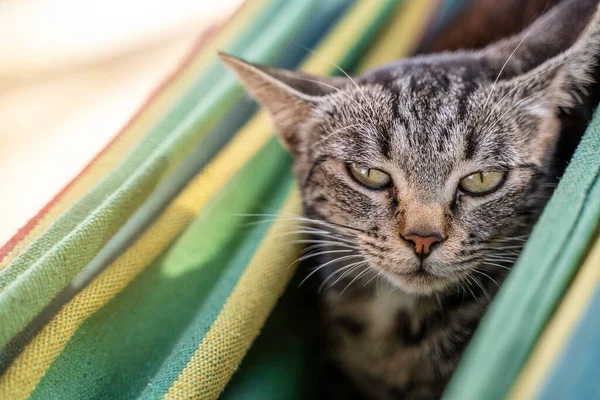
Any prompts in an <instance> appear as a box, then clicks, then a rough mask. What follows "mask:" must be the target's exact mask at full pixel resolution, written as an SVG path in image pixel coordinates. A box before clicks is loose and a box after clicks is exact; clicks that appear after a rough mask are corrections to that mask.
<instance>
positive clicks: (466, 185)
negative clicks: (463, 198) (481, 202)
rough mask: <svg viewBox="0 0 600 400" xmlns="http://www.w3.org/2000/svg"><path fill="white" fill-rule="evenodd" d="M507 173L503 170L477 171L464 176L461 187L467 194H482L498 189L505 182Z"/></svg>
mask: <svg viewBox="0 0 600 400" xmlns="http://www.w3.org/2000/svg"><path fill="white" fill-rule="evenodd" d="M505 175H506V173H505V172H502V171H483V172H476V173H474V174H471V175H469V176H465V177H464V178H462V179H461V180H460V184H459V188H460V190H462V191H463V192H464V193H466V194H470V195H474V196H482V195H484V194H488V193H491V192H493V191H494V190H496V189H498V188H499V187H500V185H501V184H502V183H503V182H504V176H505Z"/></svg>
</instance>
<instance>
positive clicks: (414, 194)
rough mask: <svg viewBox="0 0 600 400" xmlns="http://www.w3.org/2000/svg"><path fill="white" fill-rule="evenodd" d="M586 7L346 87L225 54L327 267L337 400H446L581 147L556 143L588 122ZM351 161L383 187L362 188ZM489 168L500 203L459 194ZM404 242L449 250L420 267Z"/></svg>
mask: <svg viewBox="0 0 600 400" xmlns="http://www.w3.org/2000/svg"><path fill="white" fill-rule="evenodd" d="M596 3H597V1H592V0H579V1H577V0H568V1H564V2H562V3H561V4H560V5H559V6H557V7H555V8H553V9H552V10H550V11H549V12H547V13H546V14H544V16H543V17H541V18H540V19H539V20H538V21H537V22H536V23H535V24H534V25H532V27H530V28H529V29H528V30H525V31H524V32H523V33H521V34H519V35H516V36H514V37H511V38H508V39H506V40H504V41H500V42H497V43H495V44H493V45H491V46H488V47H486V48H484V49H482V50H478V51H460V52H455V53H442V54H431V55H425V56H419V57H415V58H409V59H405V60H401V61H398V62H396V63H393V64H390V65H387V66H384V67H381V68H378V69H376V70H373V71H370V72H368V73H366V74H364V75H361V76H359V77H357V78H355V79H353V80H352V79H350V78H346V77H337V78H324V77H314V76H308V75H305V74H301V73H296V72H290V71H284V70H279V69H275V68H269V67H264V66H259V65H255V64H250V63H247V62H244V61H241V60H239V59H236V58H233V57H231V56H226V55H223V56H222V58H223V61H224V62H225V63H226V64H227V65H228V66H230V67H231V68H232V69H233V70H234V71H235V72H236V73H237V75H238V76H239V77H240V79H241V80H242V82H244V84H245V85H246V87H247V88H248V90H249V91H250V93H251V94H252V95H253V96H254V97H255V98H256V99H257V100H258V102H259V103H260V104H261V105H262V106H263V107H264V108H265V109H266V110H267V111H268V112H269V113H270V115H271V116H272V118H273V121H274V123H275V126H276V128H277V131H278V132H279V133H280V135H281V138H282V141H283V143H284V145H285V146H286V148H287V149H289V151H290V152H291V153H292V154H293V155H294V172H295V174H296V176H297V178H298V182H299V184H300V187H301V190H302V198H303V205H304V209H305V214H306V216H307V217H308V218H311V219H312V220H313V221H314V223H313V224H312V225H311V227H307V228H306V230H310V231H311V232H312V233H313V234H314V239H313V240H314V242H313V243H314V244H315V246H314V248H315V249H318V250H319V253H326V254H321V256H322V258H321V259H320V264H321V268H320V269H319V272H320V273H321V277H322V278H321V281H322V283H323V285H322V286H324V287H325V290H324V291H323V294H322V297H321V299H322V317H323V319H324V321H325V323H324V326H326V327H327V332H326V334H327V337H328V344H329V348H330V351H331V357H332V359H333V360H334V362H335V363H336V365H337V366H339V368H340V370H341V371H342V373H343V374H344V376H346V377H348V378H349V379H350V381H351V382H352V384H348V385H347V386H346V385H343V389H345V390H346V394H345V395H340V397H339V398H347V396H348V395H349V394H348V392H352V391H354V390H355V389H354V387H356V390H357V391H358V392H360V393H362V394H365V395H367V396H368V397H369V398H374V399H399V398H401V399H404V398H406V399H417V398H437V397H439V396H440V394H441V392H442V391H443V388H444V387H445V385H446V383H447V381H448V379H449V377H450V376H451V374H452V372H453V371H454V369H455V368H456V365H457V363H458V361H459V359H460V356H461V354H462V351H463V349H464V348H465V346H466V344H467V343H468V341H469V339H470V338H471V336H472V334H473V332H474V330H475V328H476V327H477V324H478V323H479V320H480V318H481V316H482V314H483V313H484V311H485V310H486V308H487V305H488V303H489V300H490V299H491V298H492V297H493V296H494V294H495V293H496V291H497V289H498V286H497V285H498V284H499V283H500V282H501V281H502V280H503V278H504V276H505V274H506V272H507V270H508V269H509V268H510V267H511V266H512V264H513V263H514V261H515V259H516V256H517V255H518V253H519V251H520V249H521V248H522V245H523V243H524V240H525V238H526V237H527V235H528V233H529V232H530V230H531V227H532V225H533V223H534V222H535V220H536V218H537V217H538V215H539V214H540V212H541V210H542V208H543V206H544V204H545V202H546V201H547V199H548V197H549V195H550V193H551V187H552V186H553V184H554V183H555V181H556V174H557V171H560V169H561V168H562V167H561V165H559V164H560V163H558V162H557V154H559V152H557V144H559V143H561V135H578V134H579V133H580V132H579V133H578V132H568V131H565V130H569V129H571V128H572V126H571V125H569V123H565V122H564V121H568V120H569V117H568V115H569V114H568V113H567V111H569V110H570V111H569V112H571V115H572V114H577V115H578V118H579V119H583V120H585V122H587V119H588V118H589V115H590V110H591V109H592V108H593V107H592V106H590V104H589V101H588V102H585V101H584V100H586V99H588V100H589V98H590V96H588V95H589V94H590V91H589V89H590V85H591V84H592V83H593V81H594V78H595V76H594V71H595V69H594V68H595V67H596V65H597V59H598V55H599V54H600V14H599V13H598V12H597V11H596V8H597V7H596ZM582 32H583V33H582ZM507 60H508V61H507ZM592 97H593V96H592ZM582 102H583V103H584V107H582V106H581V104H582ZM586 107H587V108H586ZM565 110H566V111H565ZM563 117H564V120H563ZM565 128H568V129H565ZM573 129H574V128H573ZM575 130H576V129H575ZM580 130H581V129H579V131H580ZM571 150H572V149H571ZM350 162H352V163H357V164H359V165H365V166H368V167H373V168H377V169H380V170H383V171H385V172H387V173H388V174H389V175H390V176H391V177H392V180H393V185H392V186H391V187H390V188H389V189H384V190H370V189H367V188H365V187H363V186H361V185H360V184H358V183H357V182H356V181H355V180H353V179H352V177H351V176H350V175H349V173H348V170H347V164H348V163H350ZM489 170H502V171H506V172H507V175H506V180H505V182H504V183H503V185H502V187H501V188H500V189H499V190H497V191H495V192H493V193H491V194H489V195H486V196H481V197H471V196H468V195H466V194H464V193H462V192H461V191H460V190H457V185H458V181H459V180H460V179H461V178H462V177H464V176H466V175H469V174H471V173H474V172H478V171H489ZM407 231H413V232H414V231H416V232H421V233H423V235H425V234H429V233H432V232H433V233H435V234H439V235H440V236H441V237H443V238H444V241H443V243H440V244H438V245H437V246H436V247H435V248H434V249H433V250H432V251H431V254H430V255H429V256H428V257H427V258H426V259H425V260H422V259H420V257H418V256H417V255H416V254H415V253H414V252H413V248H412V245H411V244H410V243H409V242H407V241H406V240H404V239H402V238H401V235H403V234H404V233H405V232H407ZM349 388H352V389H351V390H349ZM331 396H334V395H333V394H331ZM331 398H334V397H331Z"/></svg>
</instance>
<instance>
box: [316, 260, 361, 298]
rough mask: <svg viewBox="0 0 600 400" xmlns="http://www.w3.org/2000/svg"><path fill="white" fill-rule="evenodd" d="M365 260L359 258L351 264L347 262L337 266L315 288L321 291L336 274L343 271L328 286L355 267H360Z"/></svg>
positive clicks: (342, 277) (333, 284) (334, 283)
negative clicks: (342, 265) (344, 264)
mask: <svg viewBox="0 0 600 400" xmlns="http://www.w3.org/2000/svg"><path fill="white" fill-rule="evenodd" d="M365 262H366V261H365V260H361V261H357V262H354V263H351V264H348V265H346V266H344V267H341V268H338V269H336V270H335V271H333V272H332V273H331V274H329V275H328V276H327V278H325V279H324V280H323V282H322V283H321V285H320V286H319V288H318V289H317V292H318V293H321V291H322V290H323V289H324V288H325V287H326V286H327V283H328V282H329V281H330V280H331V279H332V278H333V277H334V276H335V275H337V274H339V273H341V272H343V274H341V275H340V276H339V277H338V278H337V279H336V280H335V282H333V283H332V284H331V285H329V286H335V285H336V284H337V283H338V282H339V281H340V280H342V279H344V277H346V276H347V275H349V274H351V273H352V271H355V270H356V269H357V268H360V266H361V265H363V264H364V263H365Z"/></svg>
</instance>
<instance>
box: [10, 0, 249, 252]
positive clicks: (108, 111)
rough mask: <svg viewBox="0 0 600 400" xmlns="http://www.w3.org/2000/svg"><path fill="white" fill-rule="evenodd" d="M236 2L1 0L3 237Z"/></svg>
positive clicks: (77, 168)
mask: <svg viewBox="0 0 600 400" xmlns="http://www.w3.org/2000/svg"><path fill="white" fill-rule="evenodd" d="M242 2H243V0H218V1H213V0H196V1H192V0H146V1H140V0H137V1H136V0H103V1H82V0H3V1H2V2H0V49H1V50H0V243H4V242H6V241H7V240H9V239H10V237H11V236H12V235H13V234H14V233H15V232H16V231H17V230H18V229H19V228H20V227H21V226H23V225H24V224H25V223H26V222H27V221H28V220H29V219H30V218H31V217H33V216H34V215H35V213H37V212H38V211H39V210H40V209H41V208H42V207H43V206H44V205H45V204H47V203H48V202H49V201H50V200H51V199H52V198H53V197H54V195H55V194H57V192H59V191H60V190H61V189H62V188H63V187H64V186H65V185H66V184H67V183H68V182H69V181H70V180H71V179H73V178H74V177H75V175H76V174H77V173H79V171H81V169H82V168H83V167H85V165H86V164H87V163H88V162H89V161H90V160H91V159H92V158H93V157H94V156H95V155H96V154H97V153H98V151H99V150H101V149H102V148H103V147H104V145H105V144H107V143H108V142H109V141H110V140H111V139H112V138H113V137H114V136H115V135H116V134H117V133H118V131H119V130H120V129H121V128H122V127H123V126H124V125H125V124H126V123H127V121H128V120H129V119H130V118H131V117H132V116H133V114H134V113H135V112H136V111H137V110H138V109H139V107H141V106H142V104H143V103H144V101H145V100H146V99H147V98H148V96H149V95H150V94H151V93H152V91H153V90H154V89H155V88H156V87H157V86H158V85H159V84H160V83H161V82H163V81H164V80H165V79H166V78H168V76H169V75H170V73H171V72H173V71H174V70H175V69H176V68H177V66H178V65H179V64H180V63H181V62H182V61H183V59H184V58H185V57H186V55H187V54H188V52H189V51H190V50H191V48H192V47H193V45H194V43H195V42H196V41H197V40H198V38H199V37H201V35H202V34H203V33H204V32H206V31H207V30H208V29H210V28H211V27H214V26H216V25H218V24H219V23H221V22H222V21H223V20H224V19H226V18H227V17H228V16H229V15H230V14H231V13H232V12H233V11H235V9H236V8H237V7H238V6H239V5H240V4H241V3H242Z"/></svg>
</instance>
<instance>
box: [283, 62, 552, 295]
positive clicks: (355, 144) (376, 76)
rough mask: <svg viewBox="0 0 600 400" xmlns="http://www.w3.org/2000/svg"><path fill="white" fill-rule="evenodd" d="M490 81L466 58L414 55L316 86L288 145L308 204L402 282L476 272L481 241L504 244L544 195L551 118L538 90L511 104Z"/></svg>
mask: <svg viewBox="0 0 600 400" xmlns="http://www.w3.org/2000/svg"><path fill="white" fill-rule="evenodd" d="M492 85H493V82H488V81H487V80H486V79H485V78H484V77H483V75H475V74H474V71H473V70H469V69H467V68H464V69H461V68H459V69H457V70H444V69H443V68H442V67H441V66H439V65H438V66H432V65H430V64H428V63H420V65H419V66H418V67H417V66H415V65H406V66H400V65H397V66H396V67H394V68H388V69H385V70H381V71H377V72H374V73H371V74H368V75H366V76H364V77H361V78H360V79H359V80H357V81H356V85H354V84H353V83H352V82H348V83H347V84H346V85H343V86H341V87H340V88H339V89H340V90H337V91H333V92H332V93H330V94H328V95H327V96H325V97H323V98H321V100H320V102H319V106H318V107H317V108H315V111H314V113H313V116H312V118H310V120H308V121H307V122H306V123H305V124H304V126H303V127H302V132H303V133H302V134H301V135H300V136H302V142H303V145H298V147H297V148H296V149H297V151H296V158H295V171H296V174H297V176H298V178H299V182H300V183H301V189H302V194H303V201H304V205H305V208H306V210H307V212H308V214H309V216H312V217H316V218H319V219H322V220H325V221H329V222H332V223H334V224H338V225H343V226H345V227H350V228H352V229H350V230H345V231H344V229H343V228H341V229H338V231H340V230H341V231H343V232H344V233H345V234H346V235H347V236H348V237H349V238H351V239H350V240H351V241H352V243H353V244H354V245H355V246H356V248H357V249H359V253H360V254H361V255H363V256H364V258H365V259H366V260H367V261H368V265H369V266H370V267H372V268H373V270H374V271H377V272H381V273H382V275H383V276H385V277H387V278H388V279H389V280H391V281H392V282H393V283H394V284H396V285H398V286H401V287H402V288H404V289H405V290H408V291H411V292H431V291H432V290H436V289H441V288H444V287H446V286H451V285H452V284H453V283H455V282H456V281H457V280H466V279H469V275H473V274H475V275H477V272H474V271H478V269H481V271H480V272H483V273H485V272H484V271H485V269H484V268H485V267H483V268H482V262H486V261H487V262H494V260H493V259H490V258H493V256H492V254H494V252H493V251H492V250H491V248H492V247H495V248H498V247H500V248H504V250H505V251H504V253H505V255H506V254H511V253H510V251H506V250H509V249H506V247H511V246H513V250H514V249H515V248H516V246H517V245H519V244H520V243H521V241H519V239H521V238H516V239H517V240H516V241H511V239H513V238H515V236H516V235H520V234H523V231H522V230H521V229H518V228H523V227H525V226H528V223H527V222H528V219H530V216H531V215H532V214H536V213H537V211H538V210H539V206H540V205H542V204H543V202H541V201H540V200H542V199H543V198H545V197H546V193H547V192H548V190H547V185H544V184H543V180H544V176H543V175H541V174H540V172H544V171H546V169H547V168H546V165H545V164H544V156H547V155H551V153H552V151H553V144H554V139H555V138H556V134H557V130H558V126H557V125H556V124H555V119H554V117H553V114H552V112H551V111H550V109H545V108H544V107H543V101H542V100H540V99H538V100H537V101H536V103H535V106H532V104H528V105H529V107H527V105H524V106H523V107H514V106H515V104H517V102H518V101H520V100H521V99H522V98H524V97H523V96H522V94H519V95H517V96H515V97H516V98H513V97H511V94H510V93H509V92H508V91H507V88H506V87H498V85H496V86H497V87H496V88H494V92H491V87H492ZM507 93H508V96H507V97H506V98H505V99H503V100H502V101H500V99H501V98H502V97H503V96H506V95H507ZM490 94H491V95H490ZM488 96H489V97H490V101H489V102H487V104H486V101H487V98H488ZM484 105H485V107H484ZM546 158H547V157H546ZM499 252H500V251H496V252H495V253H499ZM506 258H507V259H511V257H506ZM512 259H514V257H512ZM352 261H356V260H352ZM343 265H344V264H340V265H338V267H342V266H343ZM360 271H361V270H360V269H357V271H356V272H360ZM364 276H365V278H371V277H372V276H373V274H372V273H366V274H365V275H364Z"/></svg>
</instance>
